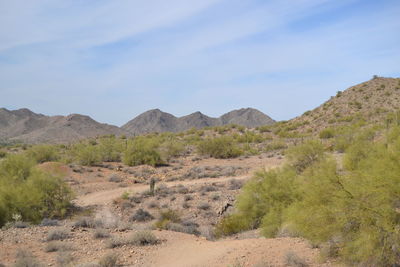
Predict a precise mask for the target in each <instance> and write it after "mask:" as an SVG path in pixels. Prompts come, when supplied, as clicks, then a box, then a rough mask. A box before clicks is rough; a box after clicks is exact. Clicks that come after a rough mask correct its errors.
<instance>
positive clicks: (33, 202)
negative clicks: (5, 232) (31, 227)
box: [0, 154, 72, 226]
mask: <svg viewBox="0 0 400 267" xmlns="http://www.w3.org/2000/svg"><path fill="white" fill-rule="evenodd" d="M71 200H72V192H71V190H70V189H69V187H68V186H67V184H66V183H65V182H64V181H63V179H62V178H61V177H58V176H54V175H52V174H49V173H47V172H44V171H42V170H39V169H37V168H36V167H35V164H34V162H33V161H32V160H31V159H29V158H27V157H26V156H25V155H22V154H16V155H9V156H7V158H6V159H5V160H3V161H2V162H1V163H0V226H2V225H4V224H5V223H6V222H8V221H11V220H12V218H13V215H15V214H18V215H20V216H21V217H22V218H21V219H22V220H23V221H30V222H34V223H38V222H40V221H41V219H43V218H52V217H61V216H64V215H65V214H66V211H67V209H68V208H69V206H70V201H71Z"/></svg>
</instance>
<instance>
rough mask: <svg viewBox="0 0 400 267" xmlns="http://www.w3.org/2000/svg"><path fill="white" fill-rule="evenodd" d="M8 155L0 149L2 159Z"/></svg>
mask: <svg viewBox="0 0 400 267" xmlns="http://www.w3.org/2000/svg"><path fill="white" fill-rule="evenodd" d="M6 156H7V152H6V151H4V150H2V149H0V159H1V158H5V157H6Z"/></svg>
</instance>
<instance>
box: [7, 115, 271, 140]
mask: <svg viewBox="0 0 400 267" xmlns="http://www.w3.org/2000/svg"><path fill="white" fill-rule="evenodd" d="M233 123H234V124H239V125H243V126H246V127H256V126H260V125H267V124H272V123H274V120H272V119H271V118H270V117H268V116H267V115H265V114H264V113H262V112H260V111H258V110H256V109H251V108H247V109H239V110H234V111H231V112H229V113H226V114H224V115H222V116H221V117H219V118H211V117H208V116H206V115H204V114H202V113H201V112H195V113H192V114H190V115H187V116H183V117H179V118H177V117H175V116H174V115H172V114H169V113H166V112H163V111H161V110H159V109H153V110H149V111H146V112H144V113H142V114H140V115H139V116H137V117H135V118H134V119H132V120H131V121H129V122H128V123H126V124H125V125H123V126H122V127H117V126H113V125H109V124H104V123H99V122H97V121H95V120H93V119H92V118H90V117H89V116H85V115H80V114H71V115H68V116H46V115H43V114H38V113H34V112H32V111H30V110H29V109H26V108H23V109H18V110H8V109H5V108H0V141H4V142H9V141H21V142H24V143H70V142H74V141H77V140H80V139H84V138H89V137H96V136H101V135H106V134H114V135H127V136H132V135H139V134H146V133H152V132H179V131H185V130H188V129H191V128H193V127H196V128H202V127H206V126H218V125H226V124H233Z"/></svg>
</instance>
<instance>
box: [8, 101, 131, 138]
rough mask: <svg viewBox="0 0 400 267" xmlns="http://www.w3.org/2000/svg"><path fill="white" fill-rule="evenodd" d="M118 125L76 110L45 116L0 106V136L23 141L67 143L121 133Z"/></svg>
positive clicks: (122, 132) (26, 110)
mask: <svg viewBox="0 0 400 267" xmlns="http://www.w3.org/2000/svg"><path fill="white" fill-rule="evenodd" d="M124 133H125V132H124V131H123V130H121V129H120V128H118V127H116V126H112V125H108V124H102V123H99V122H97V121H95V120H93V119H92V118H90V117H88V116H84V115H79V114H71V115H68V116H45V115H42V114H36V113H34V112H32V111H30V110H28V109H19V110H12V111H10V110H7V109H4V108H2V109H0V140H3V141H5V140H7V141H21V142H25V143H68V142H72V141H76V140H79V139H82V138H88V137H96V136H100V135H105V134H116V135H121V134H124Z"/></svg>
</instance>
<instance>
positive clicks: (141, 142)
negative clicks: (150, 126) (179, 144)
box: [123, 137, 164, 166]
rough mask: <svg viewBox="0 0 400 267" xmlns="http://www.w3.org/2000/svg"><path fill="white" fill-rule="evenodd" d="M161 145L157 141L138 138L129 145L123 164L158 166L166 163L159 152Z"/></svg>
mask: <svg viewBox="0 0 400 267" xmlns="http://www.w3.org/2000/svg"><path fill="white" fill-rule="evenodd" d="M159 146H160V143H159V141H158V140H157V139H154V138H146V137H137V138H135V139H134V140H133V141H132V142H131V143H129V144H128V148H127V149H126V151H125V153H124V157H123V162H124V163H125V164H126V165H129V166H137V165H142V164H147V165H151V166H157V165H161V164H163V163H164V161H163V160H162V158H161V155H160V153H159V151H158V148H159Z"/></svg>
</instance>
